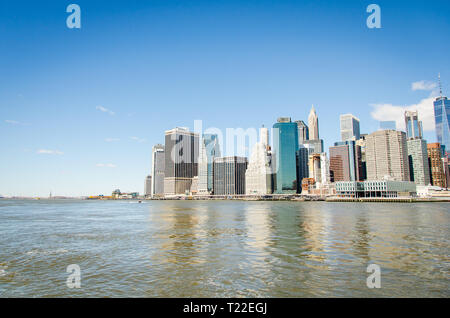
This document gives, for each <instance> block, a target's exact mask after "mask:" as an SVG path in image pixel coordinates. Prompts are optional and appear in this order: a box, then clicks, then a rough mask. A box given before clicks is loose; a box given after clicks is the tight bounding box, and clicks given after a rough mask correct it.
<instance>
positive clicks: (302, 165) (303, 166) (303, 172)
mask: <svg viewBox="0 0 450 318" xmlns="http://www.w3.org/2000/svg"><path fill="white" fill-rule="evenodd" d="M308 160H309V152H308V149H307V148H305V147H304V146H300V148H299V149H298V150H297V155H296V163H297V193H301V192H302V180H303V179H306V178H309V169H308Z"/></svg>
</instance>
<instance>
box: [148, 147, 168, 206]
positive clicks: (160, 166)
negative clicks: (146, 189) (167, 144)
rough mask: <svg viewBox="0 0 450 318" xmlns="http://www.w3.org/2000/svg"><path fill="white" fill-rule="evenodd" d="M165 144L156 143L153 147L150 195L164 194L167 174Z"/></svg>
mask: <svg viewBox="0 0 450 318" xmlns="http://www.w3.org/2000/svg"><path fill="white" fill-rule="evenodd" d="M164 149H165V148H164V146H163V145H160V144H158V145H155V146H153V148H152V174H151V175H152V183H151V189H150V195H151V196H152V197H153V196H163V195H164V174H165V150H164Z"/></svg>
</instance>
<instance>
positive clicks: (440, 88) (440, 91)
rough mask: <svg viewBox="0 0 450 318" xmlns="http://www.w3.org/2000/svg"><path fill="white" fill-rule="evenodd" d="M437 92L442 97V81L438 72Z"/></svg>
mask: <svg viewBox="0 0 450 318" xmlns="http://www.w3.org/2000/svg"><path fill="white" fill-rule="evenodd" d="M438 77H439V93H440V94H441V97H442V83H441V73H439V76H438Z"/></svg>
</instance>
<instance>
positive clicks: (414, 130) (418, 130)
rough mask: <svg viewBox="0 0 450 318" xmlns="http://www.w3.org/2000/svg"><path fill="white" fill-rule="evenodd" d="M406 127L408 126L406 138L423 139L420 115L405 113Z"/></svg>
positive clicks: (410, 112)
mask: <svg viewBox="0 0 450 318" xmlns="http://www.w3.org/2000/svg"><path fill="white" fill-rule="evenodd" d="M405 126H406V138H408V139H415V138H418V139H422V135H423V133H422V122H421V121H419V114H418V112H417V111H415V112H412V111H406V112H405Z"/></svg>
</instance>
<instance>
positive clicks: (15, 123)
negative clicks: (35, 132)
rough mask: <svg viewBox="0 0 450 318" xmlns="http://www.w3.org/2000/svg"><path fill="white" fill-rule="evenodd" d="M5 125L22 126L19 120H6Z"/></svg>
mask: <svg viewBox="0 0 450 318" xmlns="http://www.w3.org/2000/svg"><path fill="white" fill-rule="evenodd" d="M5 123H8V124H11V125H19V124H20V122H18V121H17V120H10V119H7V120H5Z"/></svg>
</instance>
